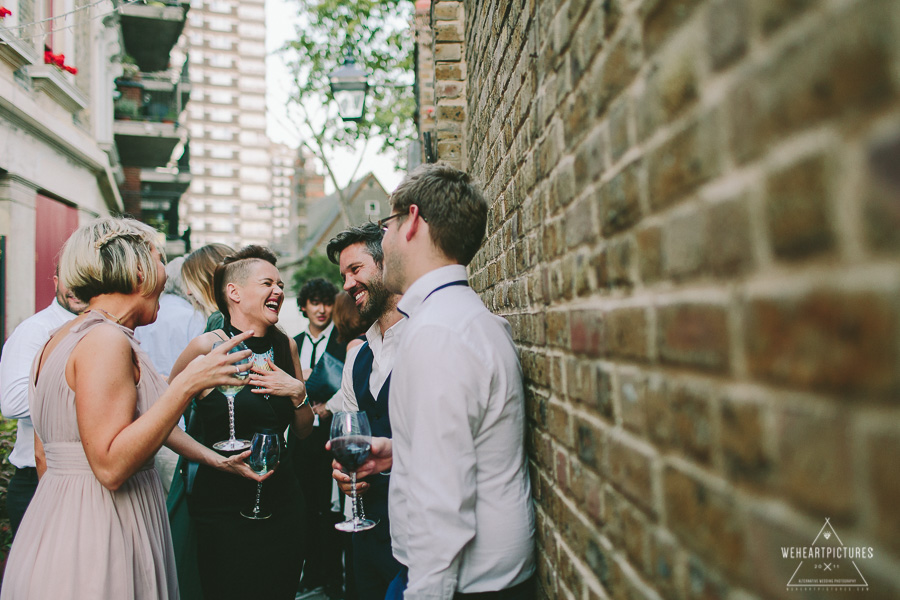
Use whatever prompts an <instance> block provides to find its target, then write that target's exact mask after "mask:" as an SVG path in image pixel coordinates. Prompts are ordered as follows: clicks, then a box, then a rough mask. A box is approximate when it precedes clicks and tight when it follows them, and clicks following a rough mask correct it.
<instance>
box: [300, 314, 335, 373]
mask: <svg viewBox="0 0 900 600" xmlns="http://www.w3.org/2000/svg"><path fill="white" fill-rule="evenodd" d="M332 331H334V321H332V322H330V323H329V324H328V327H326V328H325V329H323V330H322V333H320V334H319V335H318V337H313V336H312V335H311V334H310V333H309V328H307V329H306V331H304V332H303V335H304V336H305V337H306V339H305V340H303V345H302V346H300V368H302V369H309V368H310V365H315V364H316V363H317V362H319V359H320V358H322V355H324V354H325V348H326V347H328V341H329V339H330V338H331V332H332ZM316 342H318V344H316ZM314 344H315V346H314ZM313 352H315V353H316V356H315V360H312V359H313Z"/></svg>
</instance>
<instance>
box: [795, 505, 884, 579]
mask: <svg viewBox="0 0 900 600" xmlns="http://www.w3.org/2000/svg"><path fill="white" fill-rule="evenodd" d="M781 554H782V557H783V558H786V559H787V558H791V559H794V558H798V559H800V561H799V563H798V564H797V568H796V569H794V572H793V575H791V578H790V580H789V581H788V582H787V589H788V590H794V591H800V590H868V589H869V582H868V581H866V578H865V577H864V576H863V574H862V571H861V570H860V568H859V563H860V562H861V561H862V560H863V559H869V558H872V557H873V551H872V548H871V547H866V546H845V545H844V543H843V541H841V537H840V536H839V535H838V533H837V531H835V529H834V526H832V524H831V520H830V519H825V524H824V525H822V529H820V530H819V533H818V535H816V537H815V539H814V540H813V541H812V543H811V544H810V545H809V546H805V547H782V548H781Z"/></svg>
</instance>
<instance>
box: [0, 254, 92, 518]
mask: <svg viewBox="0 0 900 600" xmlns="http://www.w3.org/2000/svg"><path fill="white" fill-rule="evenodd" d="M53 285H54V287H55V288H56V298H55V299H54V300H53V302H51V303H50V306H48V307H47V308H45V309H44V310H42V311H40V312H39V313H37V314H34V315H32V316H31V317H29V318H27V319H25V320H24V321H22V322H21V323H19V326H18V327H16V329H15V331H13V332H12V335H11V336H9V338H8V339H7V340H6V343H5V344H4V345H3V354H2V356H0V410H2V412H3V416H4V417H5V418H7V419H18V421H19V423H18V427H17V429H16V445H15V446H14V447H13V451H12V452H11V453H10V455H9V462H11V463H12V464H13V466H15V468H16V472H15V473H14V474H13V476H12V478H11V479H10V480H9V487H8V488H7V492H6V510H7V512H8V513H9V522H10V526H11V527H12V531H13V536H15V534H16V530H17V529H18V528H19V523H21V521H22V516H23V515H24V514H25V509H27V508H28V504H29V503H30V502H31V498H32V496H34V490H35V489H36V488H37V482H38V478H37V471H36V470H35V461H34V427H33V426H32V424H31V412H30V409H29V408H28V382H29V379H30V377H31V366H32V363H33V362H34V359H35V357H36V356H37V355H38V352H40V350H41V348H43V347H44V344H46V343H47V340H49V339H50V334H51V332H53V331H54V330H56V329H58V328H60V327H62V326H63V325H64V324H66V323H67V322H69V321H71V320H72V319H74V318H75V316H76V315H78V314H79V313H81V312H82V311H83V310H84V309H85V308H87V304H85V303H84V302H82V301H81V300H79V299H78V298H76V297H75V294H73V293H72V292H71V291H69V290H68V289H67V288H66V287H65V286H64V285H63V283H62V282H61V281H60V280H59V268H58V267H57V272H56V275H54V276H53Z"/></svg>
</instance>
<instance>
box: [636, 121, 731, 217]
mask: <svg viewBox="0 0 900 600" xmlns="http://www.w3.org/2000/svg"><path fill="white" fill-rule="evenodd" d="M711 117H712V116H711V115H707V116H706V117H704V119H703V120H701V121H699V122H697V123H693V124H691V125H689V126H688V127H687V128H685V129H684V130H682V131H680V132H678V133H677V134H676V135H674V136H673V137H672V138H671V139H670V140H668V141H667V142H666V143H664V144H662V145H661V146H660V147H658V148H656V149H655V150H653V151H652V152H650V154H649V159H648V162H647V171H648V181H649V185H650V204H651V206H652V207H653V208H654V209H657V210H658V209H661V208H664V207H666V206H668V205H670V204H672V203H674V202H675V201H677V200H679V199H681V198H682V197H683V196H685V195H687V194H689V193H690V192H692V191H694V190H695V189H696V188H697V187H698V186H699V185H701V184H702V183H704V182H706V181H707V180H709V179H711V178H712V177H713V176H715V175H716V174H718V172H719V168H720V167H719V160H720V154H719V149H718V148H717V147H716V140H715V125H714V123H713V121H712V118H711Z"/></svg>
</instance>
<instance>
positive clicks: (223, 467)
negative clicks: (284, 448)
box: [214, 450, 275, 481]
mask: <svg viewBox="0 0 900 600" xmlns="http://www.w3.org/2000/svg"><path fill="white" fill-rule="evenodd" d="M249 456H250V450H247V451H245V452H241V453H240V454H235V455H232V456H222V457H221V460H219V461H218V463H217V464H216V465H214V466H215V467H216V468H217V469H219V470H220V471H225V472H226V473H232V474H234V475H240V476H241V477H246V478H247V479H252V480H253V481H265V480H266V479H268V478H269V477H270V476H271V475H272V473H274V472H275V469H272V470H271V471H269V472H267V473H266V474H265V475H257V474H256V473H254V472H253V469H251V468H250V467H249V466H248V465H247V463H246V462H244V461H245V460H246V459H247V458H249Z"/></svg>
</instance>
